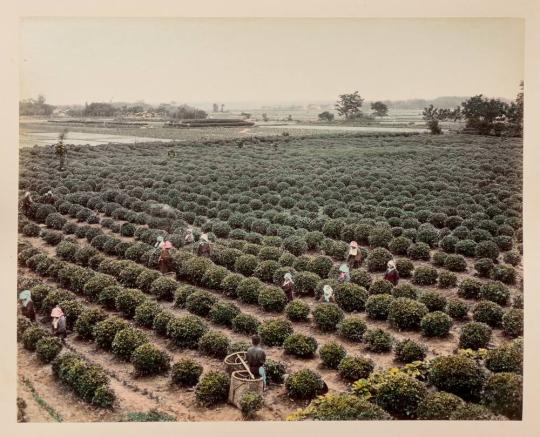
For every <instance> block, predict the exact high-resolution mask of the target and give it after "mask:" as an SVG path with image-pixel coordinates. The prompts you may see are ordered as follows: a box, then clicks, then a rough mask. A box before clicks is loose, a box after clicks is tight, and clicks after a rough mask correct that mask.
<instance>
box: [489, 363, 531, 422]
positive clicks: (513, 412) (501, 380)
mask: <svg viewBox="0 0 540 437" xmlns="http://www.w3.org/2000/svg"><path fill="white" fill-rule="evenodd" d="M482 403H483V404H484V405H486V406H487V407H488V408H489V409H491V410H492V411H493V412H494V413H496V414H503V415H505V416H506V417H508V418H509V419H511V420H520V419H521V415H522V406H523V378H522V376H521V375H516V374H515V373H504V372H501V373H496V374H494V375H491V376H490V377H489V378H488V380H487V381H486V385H485V387H484V392H483V393H482Z"/></svg>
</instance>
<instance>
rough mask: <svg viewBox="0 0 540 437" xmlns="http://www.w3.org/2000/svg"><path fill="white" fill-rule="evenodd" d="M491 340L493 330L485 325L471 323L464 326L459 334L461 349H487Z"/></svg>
mask: <svg viewBox="0 0 540 437" xmlns="http://www.w3.org/2000/svg"><path fill="white" fill-rule="evenodd" d="M490 340H491V328H490V327H489V326H488V325H486V324H485V323H481V322H469V323H466V324H465V325H463V327H462V328H461V332H460V334H459V347H460V348H461V349H473V350H477V349H480V348H485V347H486V346H487V345H488V343H489V341H490Z"/></svg>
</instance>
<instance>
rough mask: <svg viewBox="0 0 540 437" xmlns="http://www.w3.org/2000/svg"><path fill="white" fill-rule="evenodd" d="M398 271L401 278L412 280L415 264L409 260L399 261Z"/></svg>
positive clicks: (397, 263)
mask: <svg viewBox="0 0 540 437" xmlns="http://www.w3.org/2000/svg"><path fill="white" fill-rule="evenodd" d="M396 269H397V271H398V273H399V276H400V277H401V278H410V277H411V276H412V274H413V271H414V264H413V262H412V261H411V260H409V259H404V258H402V259H398V260H397V261H396Z"/></svg>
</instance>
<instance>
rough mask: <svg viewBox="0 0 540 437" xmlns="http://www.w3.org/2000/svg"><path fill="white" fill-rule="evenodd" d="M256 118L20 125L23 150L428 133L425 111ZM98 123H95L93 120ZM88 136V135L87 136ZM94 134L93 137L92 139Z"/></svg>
mask: <svg viewBox="0 0 540 437" xmlns="http://www.w3.org/2000/svg"><path fill="white" fill-rule="evenodd" d="M246 112H249V113H250V114H252V120H254V121H256V126H253V127H251V128H247V129H246V128H244V127H226V128H221V127H217V128H208V127H205V128H190V129H178V128H165V127H163V122H162V121H157V122H156V121H152V120H151V119H149V120H146V119H140V118H139V119H130V120H129V121H134V122H145V123H148V125H147V126H141V127H132V126H126V127H118V126H115V127H101V126H92V125H82V124H73V123H65V124H62V123H61V122H59V123H56V122H55V123H49V122H47V120H46V119H32V118H30V117H23V118H22V119H21V122H20V125H19V126H20V140H19V144H20V147H29V146H33V145H34V144H38V145H46V144H53V143H54V142H55V141H56V140H57V136H58V133H59V132H61V131H62V130H63V129H64V128H66V129H68V131H69V133H68V136H67V140H66V141H67V143H70V141H71V144H77V145H83V144H90V145H96V144H106V143H107V142H124V143H125V142H140V141H143V140H142V138H155V139H163V140H174V141H195V140H203V141H204V140H208V139H211V140H213V139H231V138H242V137H250V136H253V135H256V136H265V135H279V134H281V133H282V132H288V133H289V134H290V135H292V136H304V135H321V134H326V133H328V134H333V133H336V132H426V131H427V130H426V129H425V126H424V122H423V121H422V111H421V110H395V111H392V110H390V112H389V115H388V117H384V118H383V119H381V120H379V119H377V120H375V121H374V122H371V123H370V124H369V125H359V124H351V123H347V124H344V123H338V122H336V123H333V124H324V123H320V122H318V119H317V115H318V114H319V113H320V112H321V111H320V110H317V111H308V110H305V109H303V110H297V111H276V110H268V111H265V110H260V109H257V110H246ZM263 112H266V113H267V114H268V117H269V121H267V122H264V121H263V120H262V113H263ZM240 114H241V111H231V112H224V113H210V114H209V117H210V118H212V117H214V118H242V117H241V115H240ZM289 114H291V115H292V117H293V121H292V122H287V121H284V120H286V119H287V117H288V115H289ZM93 120H95V119H93ZM441 125H442V126H443V128H449V127H451V128H454V127H455V126H456V125H453V124H452V125H451V124H445V123H442V124H441ZM83 134H87V135H83ZM88 134H90V135H88Z"/></svg>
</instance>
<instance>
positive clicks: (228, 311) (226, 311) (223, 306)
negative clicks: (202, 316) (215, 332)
mask: <svg viewBox="0 0 540 437" xmlns="http://www.w3.org/2000/svg"><path fill="white" fill-rule="evenodd" d="M238 314H240V308H238V307H237V306H236V305H235V304H233V303H229V302H216V303H215V304H214V305H213V306H212V308H210V312H209V313H208V316H209V317H210V320H212V322H214V323H217V324H218V325H224V326H231V324H232V321H233V319H234V318H235V317H236V316H237V315H238Z"/></svg>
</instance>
